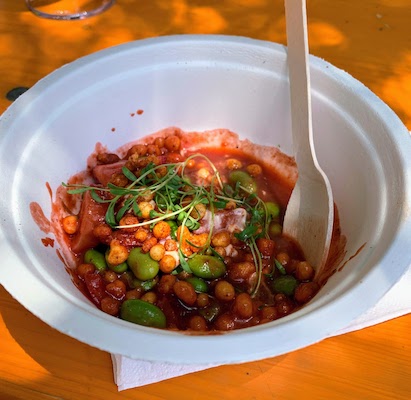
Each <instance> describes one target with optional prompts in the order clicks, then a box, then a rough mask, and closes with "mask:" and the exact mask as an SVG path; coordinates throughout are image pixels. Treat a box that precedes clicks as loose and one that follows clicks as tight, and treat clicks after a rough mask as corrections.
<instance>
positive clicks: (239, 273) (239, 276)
mask: <svg viewBox="0 0 411 400" xmlns="http://www.w3.org/2000/svg"><path fill="white" fill-rule="evenodd" d="M255 271H256V269H255V265H254V264H253V263H252V262H249V261H244V262H240V263H234V264H232V265H231V266H230V268H229V270H228V276H229V278H230V279H231V280H233V281H245V280H248V279H249V278H250V277H251V275H252V274H253V273H254V272H255Z"/></svg>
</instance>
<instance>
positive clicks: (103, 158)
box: [97, 153, 120, 164]
mask: <svg viewBox="0 0 411 400" xmlns="http://www.w3.org/2000/svg"><path fill="white" fill-rule="evenodd" d="M117 161H120V157H119V156H118V155H117V154H114V153H99V154H97V162H98V164H114V163H115V162H117Z"/></svg>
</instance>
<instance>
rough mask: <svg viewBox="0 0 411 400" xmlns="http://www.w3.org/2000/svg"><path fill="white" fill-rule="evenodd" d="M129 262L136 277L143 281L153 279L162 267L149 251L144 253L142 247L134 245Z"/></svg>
mask: <svg viewBox="0 0 411 400" xmlns="http://www.w3.org/2000/svg"><path fill="white" fill-rule="evenodd" d="M127 264H128V266H129V267H130V269H131V270H132V271H133V273H134V275H135V276H136V278H138V279H140V280H142V281H147V280H149V279H153V278H154V277H155V276H156V275H157V274H158V271H159V268H160V267H159V263H158V261H155V260H153V259H152V258H151V257H150V254H149V253H143V252H142V250H141V247H134V249H132V250H131V251H130V254H129V256H128V258H127Z"/></svg>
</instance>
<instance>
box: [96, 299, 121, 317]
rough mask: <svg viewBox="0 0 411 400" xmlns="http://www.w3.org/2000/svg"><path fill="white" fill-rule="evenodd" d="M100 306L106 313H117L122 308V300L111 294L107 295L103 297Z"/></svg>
mask: <svg viewBox="0 0 411 400" xmlns="http://www.w3.org/2000/svg"><path fill="white" fill-rule="evenodd" d="M100 307H101V310H102V311H104V312H105V313H106V314H109V315H117V314H118V312H119V310H120V302H119V301H118V300H117V299H113V298H112V297H111V296H106V297H103V298H102V299H101V303H100Z"/></svg>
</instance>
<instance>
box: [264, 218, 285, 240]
mask: <svg viewBox="0 0 411 400" xmlns="http://www.w3.org/2000/svg"><path fill="white" fill-rule="evenodd" d="M282 230H283V228H282V226H281V224H279V223H278V222H274V221H272V222H271V223H270V226H269V227H268V234H269V235H270V237H271V238H273V237H274V236H278V235H281V232H282Z"/></svg>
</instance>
